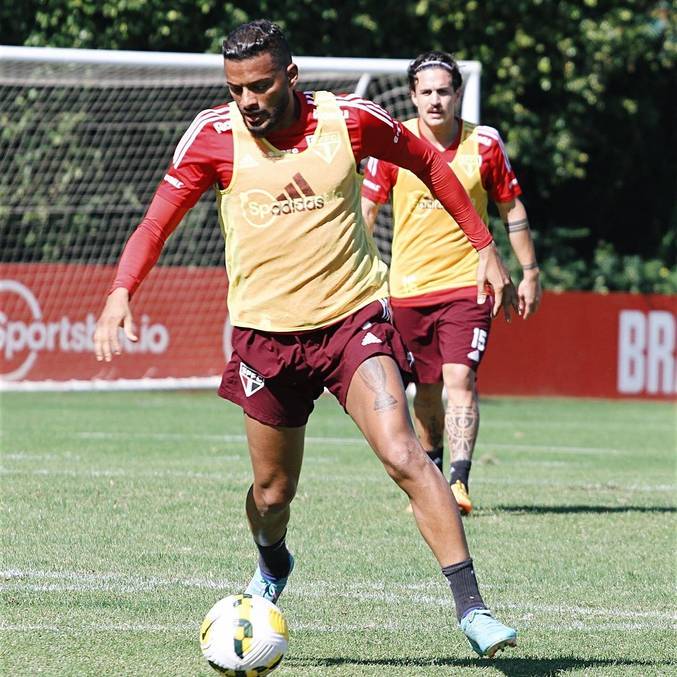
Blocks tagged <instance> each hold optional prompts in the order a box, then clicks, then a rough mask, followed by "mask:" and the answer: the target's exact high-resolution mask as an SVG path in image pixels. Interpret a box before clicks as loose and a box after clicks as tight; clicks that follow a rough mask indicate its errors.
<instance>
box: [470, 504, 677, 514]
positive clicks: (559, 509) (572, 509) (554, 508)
mask: <svg viewBox="0 0 677 677" xmlns="http://www.w3.org/2000/svg"><path fill="white" fill-rule="evenodd" d="M494 511H495V512H529V513H534V514H536V515H545V514H553V515H566V514H569V513H584V512H588V513H609V512H611V513H613V512H664V513H674V512H677V507H674V506H669V505H665V506H662V505H496V506H493V507H492V508H491V509H490V510H487V512H494ZM481 512H482V511H481V510H478V513H481Z"/></svg>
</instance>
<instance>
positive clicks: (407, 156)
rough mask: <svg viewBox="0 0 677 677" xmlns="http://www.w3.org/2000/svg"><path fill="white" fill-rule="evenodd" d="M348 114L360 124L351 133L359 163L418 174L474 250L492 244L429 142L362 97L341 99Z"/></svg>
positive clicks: (354, 121) (470, 203) (354, 122)
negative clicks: (382, 164) (369, 161)
mask: <svg viewBox="0 0 677 677" xmlns="http://www.w3.org/2000/svg"><path fill="white" fill-rule="evenodd" d="M341 99H343V101H340V103H342V105H344V106H346V110H347V111H348V115H347V122H350V121H352V123H353V127H354V126H355V125H357V127H358V129H357V132H356V131H355V130H353V131H351V125H350V124H348V131H349V132H350V133H351V140H352V141H353V150H354V152H355V157H356V159H357V160H361V159H363V158H365V157H367V156H372V157H375V158H378V159H379V160H386V161H387V162H390V163H392V164H394V165H397V166H398V167H403V168H404V169H408V170H409V171H410V172H412V173H413V174H416V176H418V178H419V179H421V181H423V183H425V184H426V186H428V188H429V189H430V191H431V193H432V194H433V195H434V196H435V197H436V198H437V199H438V200H439V201H440V202H441V203H442V206H443V207H444V208H445V209H446V210H447V211H448V212H449V213H450V214H451V215H452V216H453V217H454V220H455V221H456V223H458V225H459V226H460V228H461V229H462V230H463V232H464V233H465V234H466V236H467V238H468V240H469V241H470V243H471V244H472V246H473V247H474V248H475V249H483V248H484V247H486V246H488V245H490V244H491V243H492V242H493V238H492V237H491V234H490V233H489V230H488V228H487V227H486V225H485V224H484V222H483V221H482V219H481V218H480V217H479V215H478V213H477V212H476V211H475V209H474V207H473V206H472V202H471V201H470V198H469V197H468V194H467V193H466V192H465V189H464V188H463V185H462V184H461V182H460V181H459V180H458V179H457V178H456V175H455V174H454V172H452V171H451V169H450V168H449V165H447V163H446V162H445V161H444V158H443V157H442V156H441V155H440V154H439V153H438V152H437V151H436V150H435V149H434V148H432V146H430V145H429V144H427V143H426V142H424V141H422V140H421V139H419V138H418V137H417V136H416V135H415V134H412V133H411V132H410V131H409V130H408V129H406V127H404V126H403V125H402V124H401V123H399V122H398V121H397V120H395V119H393V118H392V117H391V116H390V114H389V113H387V112H386V111H385V110H384V109H383V108H381V106H379V105H377V104H375V103H373V102H371V101H366V100H365V99H361V98H359V97H355V96H353V97H341Z"/></svg>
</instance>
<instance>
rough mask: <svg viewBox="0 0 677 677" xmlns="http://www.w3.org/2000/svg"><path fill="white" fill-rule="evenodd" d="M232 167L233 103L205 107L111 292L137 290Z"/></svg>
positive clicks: (179, 150) (128, 248) (179, 147)
mask: <svg viewBox="0 0 677 677" xmlns="http://www.w3.org/2000/svg"><path fill="white" fill-rule="evenodd" d="M232 169H233V137H232V134H231V131H230V119H229V112H228V109H227V107H221V108H216V109H208V110H205V111H202V112H201V113H200V114H199V115H198V116H197V117H196V118H195V119H194V120H193V122H192V124H191V125H190V126H189V127H188V129H187V130H186V133H185V134H184V135H183V136H182V137H181V140H180V141H179V143H178V144H177V145H176V149H175V150H174V155H173V157H172V162H171V164H170V166H169V169H168V170H167V173H166V174H165V176H164V178H163V180H162V181H161V183H160V185H159V186H158V188H157V191H156V193H155V196H154V197H153V200H152V202H151V204H150V206H149V208H148V211H147V212H146V215H145V216H144V218H143V220H142V221H141V223H140V224H139V225H138V226H137V228H136V230H135V231H134V232H133V233H132V235H131V237H130V238H129V240H128V241H127V244H126V245H125V248H124V250H123V252H122V256H121V257H120V261H119V263H118V267H117V271H116V274H115V280H114V282H113V285H112V286H111V291H112V290H113V289H116V288H118V287H124V288H125V289H128V290H129V293H130V294H133V293H134V291H135V290H136V288H137V287H138V286H139V284H141V282H142V280H143V279H144V278H145V277H146V275H147V274H148V272H149V271H150V269H151V268H152V267H153V266H154V265H155V263H156V262H157V260H158V258H159V257H160V253H161V252H162V248H163V247H164V244H165V242H166V241H167V238H168V237H169V236H170V235H171V233H172V232H173V231H174V229H175V228H176V227H177V226H178V225H179V223H180V222H181V219H182V218H183V217H184V216H185V214H186V212H187V211H188V210H189V209H190V208H191V207H193V205H195V203H196V202H197V201H198V200H199V199H200V196H201V195H202V194H203V193H204V192H205V191H206V190H208V189H209V188H210V187H211V186H213V185H214V184H219V185H221V186H224V187H225V186H227V185H228V183H229V182H230V178H231V177H232Z"/></svg>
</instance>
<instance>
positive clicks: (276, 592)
mask: <svg viewBox="0 0 677 677" xmlns="http://www.w3.org/2000/svg"><path fill="white" fill-rule="evenodd" d="M293 570H294V557H293V556H292V555H291V553H290V554H289V573H288V574H287V575H286V576H285V577H284V578H268V577H267V576H264V575H263V572H262V571H261V567H260V566H259V565H258V564H257V565H256V571H255V572H254V576H253V577H252V579H251V581H249V585H248V586H247V589H246V590H245V591H244V592H245V594H246V595H258V596H259V597H263V598H264V599H267V600H268V601H269V602H272V603H273V604H275V603H276V602H277V600H278V598H279V596H280V595H281V594H282V591H283V590H284V588H285V586H286V585H287V580H288V579H289V574H290V573H291V572H292V571H293Z"/></svg>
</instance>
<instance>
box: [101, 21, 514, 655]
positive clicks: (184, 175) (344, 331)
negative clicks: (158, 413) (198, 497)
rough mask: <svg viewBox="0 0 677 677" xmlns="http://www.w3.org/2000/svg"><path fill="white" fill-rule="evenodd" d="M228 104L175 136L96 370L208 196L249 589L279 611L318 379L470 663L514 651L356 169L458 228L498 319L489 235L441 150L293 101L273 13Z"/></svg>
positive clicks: (291, 72)
mask: <svg viewBox="0 0 677 677" xmlns="http://www.w3.org/2000/svg"><path fill="white" fill-rule="evenodd" d="M223 55H224V60H225V75H226V82H227V84H228V88H229V90H230V93H231V95H232V97H233V102H232V103H230V104H227V105H223V106H220V107H216V108H214V109H209V110H205V111H203V112H201V113H200V114H199V115H198V116H197V117H196V118H195V120H194V122H193V123H192V124H191V125H190V127H189V128H188V130H187V131H186V133H185V134H184V136H183V138H182V139H181V140H180V142H179V144H178V146H177V147H176V151H175V153H174V157H173V161H172V164H171V166H170V168H169V170H168V172H167V175H166V176H165V180H164V181H163V182H162V184H161V185H160V187H159V188H158V190H157V193H156V195H155V197H154V198H153V201H152V203H151V205H150V207H149V209H148V212H147V214H146V216H145V217H144V219H143V221H142V222H141V224H140V225H139V226H138V227H137V229H136V230H135V232H134V233H133V235H132V236H131V238H130V240H129V242H128V243H127V245H126V247H125V250H124V252H123V254H122V258H121V260H120V263H119V266H118V270H117V275H116V278H115V282H114V284H113V289H112V291H111V293H110V295H109V296H108V298H107V300H106V304H105V307H104V310H103V312H102V314H101V316H100V317H99V320H98V322H97V328H96V332H95V350H96V355H97V358H98V359H100V360H110V359H111V357H112V355H113V354H117V353H119V351H120V347H119V340H118V327H119V326H120V325H122V327H123V328H124V331H125V333H126V335H127V336H128V337H129V338H130V339H131V340H133V338H134V334H133V330H132V315H131V311H130V305H129V298H130V296H131V295H132V294H133V292H134V290H135V289H136V288H137V286H138V285H139V283H140V282H141V280H142V279H143V277H144V276H145V275H146V273H147V272H148V271H149V269H150V268H151V267H152V266H153V264H154V263H155V262H156V260H157V258H158V256H159V254H160V251H161V249H162V246H163V244H164V242H165V240H166V238H167V236H168V235H169V234H170V233H171V232H172V230H173V229H174V228H175V227H176V226H177V225H178V223H179V222H180V221H181V219H182V217H183V216H184V214H185V213H186V211H187V210H188V209H190V208H191V207H192V206H193V205H194V204H195V202H196V201H197V199H198V198H199V197H200V195H202V193H203V192H204V191H205V190H207V189H209V188H210V187H216V190H217V195H218V209H219V214H220V217H221V222H222V227H223V232H224V234H225V238H226V266H227V270H228V276H229V281H230V284H229V289H228V310H229V313H230V318H231V320H232V323H233V325H234V330H233V337H232V343H233V357H232V359H231V361H230V362H229V363H228V365H227V366H226V368H225V371H224V373H223V378H222V381H221V386H220V389H219V394H220V395H221V396H222V397H224V398H226V399H229V400H232V401H233V402H236V403H237V404H239V405H240V406H241V407H242V409H243V411H244V425H245V430H246V434H247V441H248V446H249V453H250V456H251V463H252V468H253V474H254V479H253V484H252V486H251V488H250V489H249V492H248V494H247V499H246V512H247V518H248V521H249V526H250V528H251V532H252V536H253V538H254V542H255V543H256V547H257V548H258V553H259V559H258V566H257V568H256V571H255V574H254V577H253V578H252V580H251V582H250V583H249V586H248V588H247V591H248V592H250V593H253V594H258V595H262V596H264V597H266V598H267V599H269V600H271V601H276V600H277V598H278V596H279V595H280V593H281V592H282V590H283V588H284V587H285V585H286V583H287V578H288V576H289V575H290V573H291V571H292V568H293V566H294V559H293V557H292V555H291V554H290V552H289V550H288V549H287V545H286V535H287V526H288V523H289V506H290V503H291V501H292V499H293V498H294V494H295V492H296V488H297V484H298V480H299V474H300V471H301V461H302V458H303V441H304V433H305V425H306V421H307V420H308V416H309V414H310V413H311V411H312V409H313V403H314V401H315V399H317V397H319V395H320V394H321V393H322V392H323V389H324V388H325V387H326V388H327V389H328V390H329V391H330V392H332V393H333V394H334V395H335V396H336V397H337V399H338V400H339V402H340V403H341V405H342V406H343V407H344V409H345V410H346V411H347V412H348V414H349V415H350V416H351V417H352V418H353V419H354V420H355V422H356V423H357V425H358V426H359V428H360V430H361V431H362V432H363V434H364V436H365V438H366V439H367V440H368V442H369V444H370V445H371V447H372V448H373V449H374V451H375V453H376V454H377V456H378V457H379V458H380V460H381V461H382V462H383V465H384V466H385V468H386V470H387V472H388V474H389V475H390V476H391V477H392V478H393V480H394V481H395V482H396V483H397V484H398V485H399V486H400V487H401V488H402V490H403V491H404V492H405V493H406V494H407V496H408V497H409V499H410V501H411V504H412V506H413V511H414V515H415V518H416V521H417V524H418V527H419V530H420V532H421V534H422V535H423V538H424V539H425V541H426V542H427V543H428V545H429V546H430V548H431V550H432V551H433V553H434V555H435V557H436V558H437V560H438V562H439V564H440V566H441V568H442V571H443V573H444V575H445V576H446V578H447V580H448V581H449V584H450V586H451V590H452V592H453V596H454V600H455V603H456V611H457V615H458V619H459V621H460V623H461V627H462V629H463V631H464V632H465V634H466V636H467V637H468V639H469V640H470V643H471V644H472V646H473V647H474V648H475V650H476V651H477V652H478V653H480V654H486V655H490V656H491V655H493V654H494V653H495V652H496V651H497V650H498V649H499V648H502V647H504V646H506V645H514V643H515V639H516V633H515V631H514V630H512V629H511V628H509V627H507V626H505V625H503V624H502V623H500V622H499V621H498V620H496V619H494V618H493V616H492V615H491V614H490V612H489V611H488V609H487V608H486V606H485V604H484V601H483V599H482V597H481V596H480V593H479V590H478V587H477V581H476V579H475V573H474V569H473V563H472V560H471V558H470V555H469V552H468V546H467V544H466V540H465V535H464V532H463V526H462V524H461V519H460V516H459V513H458V509H457V507H456V504H455V502H454V501H453V499H452V497H451V494H450V493H449V487H448V485H447V484H446V482H445V480H444V478H443V476H442V475H441V474H440V473H439V471H438V470H437V468H436V467H435V465H434V464H433V463H432V462H431V461H430V459H429V458H428V456H427V455H426V454H425V453H424V451H423V448H422V447H421V445H420V443H419V442H418V440H417V438H416V434H415V432H414V429H413V426H412V423H411V420H410V418H409V413H408V408H407V399H406V396H405V393H404V387H403V377H404V378H409V376H410V374H411V369H410V364H409V362H408V359H407V353H406V351H405V349H404V346H403V343H402V341H401V339H400V337H399V335H398V334H397V332H396V331H395V329H394V327H393V325H392V324H391V322H390V311H389V306H388V303H387V301H386V297H387V296H388V289H387V279H386V278H387V271H386V267H385V265H384V264H383V263H382V261H381V260H380V259H379V256H378V253H377V251H376V247H375V245H374V242H373V240H372V238H371V236H370V235H369V234H368V232H367V230H366V228H365V226H364V223H363V220H362V215H361V208H360V199H361V198H360V179H359V176H358V173H357V166H358V163H359V162H360V160H361V159H362V158H364V157H366V156H374V157H380V158H383V159H384V160H388V161H390V162H394V163H397V164H399V165H401V166H403V167H407V168H408V169H409V170H411V171H412V172H414V173H416V174H417V175H418V176H420V177H422V179H423V181H424V182H425V183H426V185H428V186H429V187H430V190H431V191H433V193H434V194H435V195H436V196H437V198H438V199H439V200H440V202H441V203H442V204H443V205H444V206H445V208H446V209H448V210H449V211H450V212H451V213H452V214H453V215H454V218H455V219H456V221H457V222H458V223H459V224H461V227H462V228H463V230H464V232H465V233H466V234H467V236H468V238H469V241H470V242H471V243H472V246H473V248H475V249H476V250H477V251H478V252H479V253H478V260H479V265H478V269H477V285H478V290H479V291H478V293H479V295H480V296H481V297H482V299H481V300H483V299H484V296H485V294H486V292H485V283H486V282H487V281H488V282H490V283H491V285H492V286H493V289H494V292H495V294H496V301H495V307H494V312H495V313H498V312H499V310H500V309H501V308H503V311H504V312H505V313H509V312H510V309H511V307H512V306H513V304H514V302H515V297H514V294H515V292H514V288H513V287H512V283H511V282H510V278H509V276H508V274H507V272H506V270H505V268H504V266H503V263H502V261H501V260H500V258H499V256H498V254H497V252H496V249H495V246H494V244H493V241H492V238H491V235H490V234H489V232H488V230H487V228H486V226H485V225H484V223H483V222H482V221H481V219H480V218H479V216H478V215H477V213H476V212H475V211H474V209H473V208H472V205H471V203H470V201H469V199H468V197H467V195H466V193H465V191H464V190H463V187H462V186H461V185H460V184H459V182H458V180H457V179H456V177H455V176H454V174H453V173H452V172H451V170H450V169H449V168H448V167H447V165H446V164H445V162H444V161H443V160H442V159H441V157H440V156H439V155H438V154H437V153H436V152H435V151H434V150H433V149H431V148H430V146H429V145H427V144H425V143H423V142H422V141H421V140H420V139H418V138H417V137H416V135H414V134H411V133H410V132H409V131H408V130H407V129H406V128H404V127H402V126H401V125H400V124H399V123H397V122H395V121H394V120H393V119H392V118H391V117H390V116H389V115H388V114H387V113H386V112H385V111H383V109H381V108H380V107H379V106H376V105H374V104H372V103H369V102H367V101H365V100H363V99H360V98H358V97H355V96H345V97H336V96H334V95H332V94H330V93H328V92H297V91H296V90H295V87H296V83H297V80H298V69H297V67H296V65H294V63H293V62H292V59H291V54H290V50H289V46H288V44H287V41H286V39H285V37H284V35H283V33H282V32H281V31H280V29H279V28H278V27H277V26H276V25H275V24H272V23H271V22H269V21H267V20H259V21H254V22H252V23H249V24H245V25H242V26H240V27H238V28H236V29H235V30H234V31H233V32H232V33H230V35H229V36H228V37H227V39H226V40H225V41H224V44H223Z"/></svg>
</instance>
